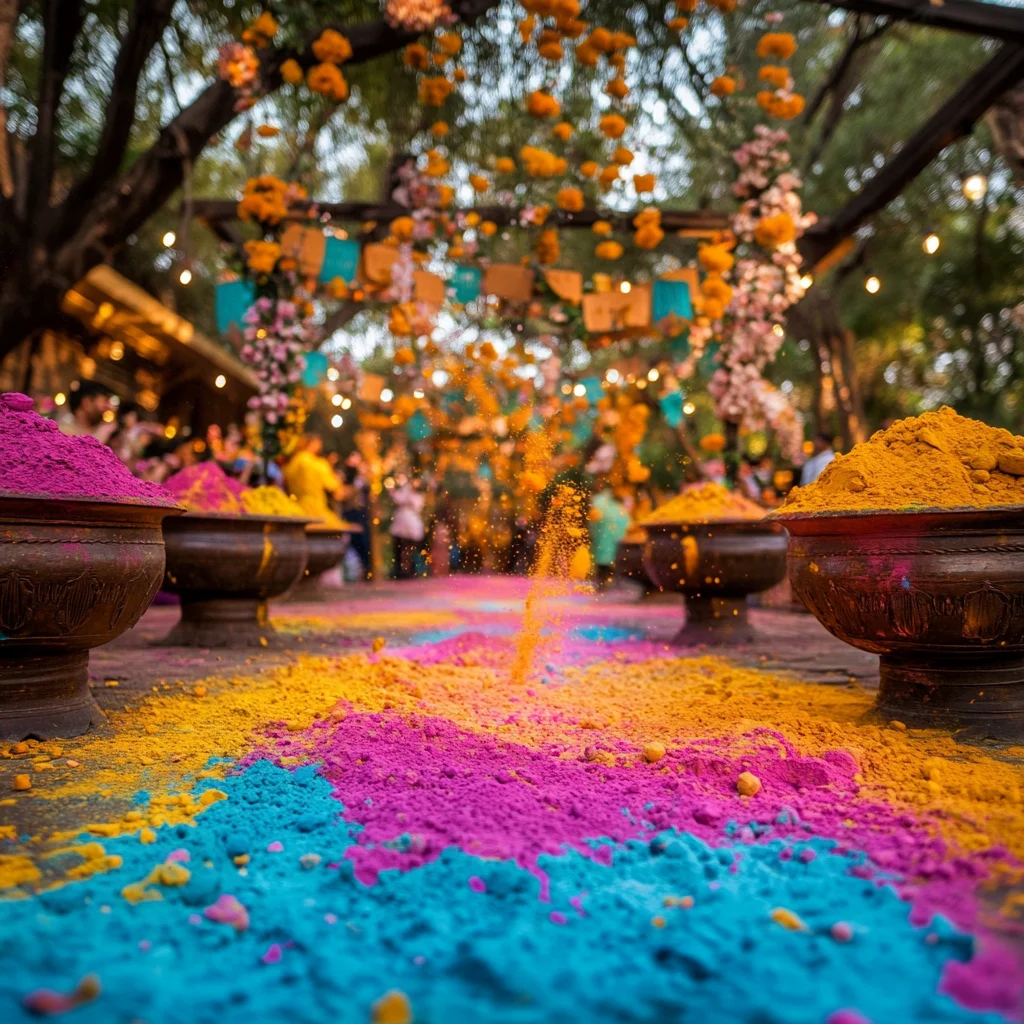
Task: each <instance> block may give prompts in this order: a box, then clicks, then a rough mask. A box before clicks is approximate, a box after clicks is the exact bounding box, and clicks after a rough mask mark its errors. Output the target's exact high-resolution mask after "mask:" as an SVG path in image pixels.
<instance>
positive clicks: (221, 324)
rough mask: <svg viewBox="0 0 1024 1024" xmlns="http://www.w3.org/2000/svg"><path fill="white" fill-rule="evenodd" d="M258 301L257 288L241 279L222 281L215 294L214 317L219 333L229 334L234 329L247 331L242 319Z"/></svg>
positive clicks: (250, 282)
mask: <svg viewBox="0 0 1024 1024" xmlns="http://www.w3.org/2000/svg"><path fill="white" fill-rule="evenodd" d="M255 301H256V286H255V285H254V284H253V283H252V281H247V280H246V279H245V278H244V277H240V278H239V279H238V280H237V281H222V282H221V283H220V284H219V285H217V288H216V290H215V292H214V306H213V309H214V317H215V318H216V320H217V333H218V334H227V333H228V331H230V330H231V328H232V327H237V328H238V329H239V330H240V331H241V330H244V329H245V324H244V322H243V321H242V317H244V316H245V313H246V310H247V309H248V308H249V307H250V306H251V305H252V304H253V303H254V302H255Z"/></svg>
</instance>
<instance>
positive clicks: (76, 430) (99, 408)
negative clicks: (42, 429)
mask: <svg viewBox="0 0 1024 1024" xmlns="http://www.w3.org/2000/svg"><path fill="white" fill-rule="evenodd" d="M68 408H69V409H70V411H71V418H70V419H68V420H65V421H64V422H63V423H62V424H61V428H60V429H61V430H62V431H63V432H64V433H65V434H77V435H79V436H85V435H88V436H89V437H95V438H96V440H97V441H100V442H102V443H103V444H107V443H108V442H109V441H110V438H111V437H112V436H113V434H114V431H115V430H117V421H116V419H115V417H114V416H113V415H110V416H108V415H107V413H111V414H112V413H113V409H112V407H111V404H110V393H109V392H108V391H107V390H106V389H105V388H104V387H103V386H102V385H100V384H97V383H96V382H95V381H93V380H83V381H81V382H80V383H79V385H78V387H77V388H76V389H75V390H74V391H71V392H70V393H69V394H68Z"/></svg>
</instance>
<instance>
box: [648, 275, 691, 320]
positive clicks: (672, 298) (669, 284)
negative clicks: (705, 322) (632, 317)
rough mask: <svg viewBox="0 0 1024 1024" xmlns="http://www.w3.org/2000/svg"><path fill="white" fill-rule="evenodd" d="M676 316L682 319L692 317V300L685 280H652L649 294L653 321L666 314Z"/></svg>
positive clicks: (663, 317) (662, 317)
mask: <svg viewBox="0 0 1024 1024" xmlns="http://www.w3.org/2000/svg"><path fill="white" fill-rule="evenodd" d="M673 315H674V316H678V317H680V318H681V319H683V320H692V319H693V301H692V300H691V298H690V286H689V285H688V284H687V283H686V282H685V281H662V280H660V279H659V280H657V281H655V282H654V292H653V295H652V296H651V316H652V319H653V320H654V322H655V323H658V322H659V321H661V320H664V319H665V317H667V316H673Z"/></svg>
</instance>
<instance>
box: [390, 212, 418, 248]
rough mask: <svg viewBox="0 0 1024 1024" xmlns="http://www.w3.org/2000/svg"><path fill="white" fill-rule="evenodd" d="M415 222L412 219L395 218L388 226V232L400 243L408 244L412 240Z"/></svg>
mask: <svg viewBox="0 0 1024 1024" xmlns="http://www.w3.org/2000/svg"><path fill="white" fill-rule="evenodd" d="M415 226H416V222H415V221H414V220H413V219H412V217H396V218H395V219H394V220H393V221H392V222H391V223H390V224H389V225H388V230H389V231H390V232H391V234H393V235H394V236H395V238H397V239H398V240H399V241H400V242H408V241H409V239H411V238H412V232H413V228H414V227H415Z"/></svg>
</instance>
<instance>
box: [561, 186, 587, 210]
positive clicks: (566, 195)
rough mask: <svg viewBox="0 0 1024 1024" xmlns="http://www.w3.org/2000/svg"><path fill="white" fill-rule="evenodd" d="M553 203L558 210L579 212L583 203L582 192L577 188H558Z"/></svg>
mask: <svg viewBox="0 0 1024 1024" xmlns="http://www.w3.org/2000/svg"><path fill="white" fill-rule="evenodd" d="M555 203H556V204H557V205H558V208H559V209H560V210H568V211H569V212H570V213H579V211H580V210H582V209H583V207H584V205H585V201H584V199H583V193H582V192H581V191H580V190H579V189H578V188H562V189H559V190H558V195H557V196H556V197H555Z"/></svg>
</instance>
